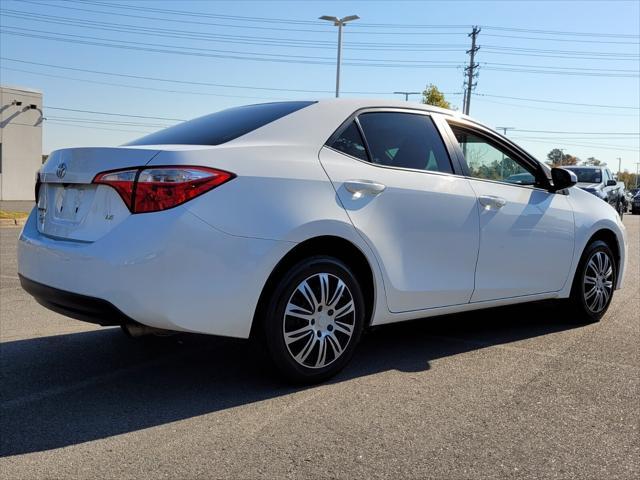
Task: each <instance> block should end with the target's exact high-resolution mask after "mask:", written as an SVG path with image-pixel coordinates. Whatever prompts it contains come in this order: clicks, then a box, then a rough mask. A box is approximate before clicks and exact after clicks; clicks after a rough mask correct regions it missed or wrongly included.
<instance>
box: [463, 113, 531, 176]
mask: <svg viewBox="0 0 640 480" xmlns="http://www.w3.org/2000/svg"><path fill="white" fill-rule="evenodd" d="M451 129H452V130H453V133H454V134H455V136H456V139H457V140H458V143H459V144H460V149H461V150H462V154H463V155H464V159H465V162H466V164H467V168H468V170H469V176H471V177H474V178H481V179H484V180H496V181H499V182H506V183H513V184H516V185H535V183H536V178H535V175H534V174H533V173H532V172H530V171H529V170H527V169H526V168H524V166H522V165H521V164H520V163H519V162H517V161H516V160H514V159H512V158H511V157H510V156H509V153H508V152H507V151H506V150H502V149H500V148H498V147H496V146H494V145H492V144H491V143H490V142H489V141H487V140H485V139H484V138H483V137H480V136H479V135H476V134H474V133H472V132H470V131H467V130H465V129H462V128H459V127H456V126H453V125H452V126H451Z"/></svg>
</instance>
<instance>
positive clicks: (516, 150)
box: [445, 119, 551, 192]
mask: <svg viewBox="0 0 640 480" xmlns="http://www.w3.org/2000/svg"><path fill="white" fill-rule="evenodd" d="M445 123H446V124H447V127H448V128H449V131H450V132H451V136H452V141H453V142H454V149H455V150H456V154H457V155H458V157H459V161H460V162H461V164H462V168H463V171H464V176H465V177H466V178H468V179H469V180H479V181H482V182H491V183H497V184H500V185H511V186H514V187H520V188H528V189H535V190H542V191H545V192H549V188H550V187H551V182H550V179H549V177H548V175H547V172H546V170H545V169H544V167H543V166H542V165H541V164H540V162H539V161H538V160H536V159H535V158H533V157H532V156H531V155H529V154H528V153H527V152H525V151H524V150H522V148H520V147H519V146H518V145H516V144H515V143H513V142H511V141H509V140H507V139H504V138H502V137H500V136H499V135H498V134H496V133H495V132H492V131H491V130H489V129H487V128H484V127H480V126H478V125H477V124H471V123H468V122H465V121H464V120H459V119H447V120H446V121H445ZM454 127H455V128H459V129H462V130H466V131H468V132H469V133H471V134H472V135H476V136H478V137H480V138H482V139H484V140H487V143H488V144H489V145H491V146H493V147H494V148H496V149H498V150H504V151H506V152H507V153H508V154H509V158H511V159H512V160H514V161H515V162H517V163H518V164H520V165H521V166H522V167H523V168H524V169H525V170H527V171H528V172H529V173H531V174H533V176H534V177H535V178H536V180H538V181H539V182H541V183H542V185H522V184H518V183H510V182H505V181H504V180H492V179H489V178H480V177H474V176H473V175H471V172H470V171H469V166H468V165H467V161H466V159H465V158H464V154H463V153H462V149H461V148H460V145H459V143H458V140H457V137H456V136H455V133H454V132H453V128H454Z"/></svg>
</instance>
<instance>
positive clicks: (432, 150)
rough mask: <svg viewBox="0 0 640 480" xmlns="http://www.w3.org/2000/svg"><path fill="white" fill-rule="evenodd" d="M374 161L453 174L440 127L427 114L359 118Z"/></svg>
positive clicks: (373, 115) (372, 113) (374, 113)
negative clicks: (438, 128) (437, 127)
mask: <svg viewBox="0 0 640 480" xmlns="http://www.w3.org/2000/svg"><path fill="white" fill-rule="evenodd" d="M358 120H359V122H360V125H361V126H362V131H363V133H364V136H365V137H366V139H367V144H368V146H369V149H370V152H369V154H370V157H371V161H372V162H373V163H375V164H378V165H386V166H389V167H400V168H412V169H417V170H428V171H438V172H446V173H452V172H453V169H452V167H451V161H450V160H449V155H448V154H447V151H446V149H445V146H444V143H443V142H442V139H441V138H440V134H439V133H438V130H437V129H436V126H435V125H434V123H433V120H431V118H430V117H428V116H427V115H419V114H412V113H400V112H370V113H363V114H361V115H360V116H359V117H358Z"/></svg>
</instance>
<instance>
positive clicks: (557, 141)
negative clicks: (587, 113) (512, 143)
mask: <svg viewBox="0 0 640 480" xmlns="http://www.w3.org/2000/svg"><path fill="white" fill-rule="evenodd" d="M511 138H514V139H516V140H519V139H520V137H511ZM523 140H525V141H526V142H534V143H544V144H546V145H553V144H556V145H557V144H562V145H568V146H570V147H589V148H614V149H616V150H619V151H624V152H637V151H638V150H637V149H631V148H624V147H619V146H617V145H606V144H589V145H587V144H585V143H567V142H565V141H563V140H562V139H557V140H556V139H550V140H554V142H550V141H547V140H530V139H523Z"/></svg>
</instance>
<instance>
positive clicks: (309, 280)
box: [263, 256, 365, 383]
mask: <svg viewBox="0 0 640 480" xmlns="http://www.w3.org/2000/svg"><path fill="white" fill-rule="evenodd" d="M364 320H365V308H364V298H363V295H362V291H361V288H360V285H359V283H358V280H357V278H356V277H355V275H354V274H353V273H352V271H351V269H350V268H349V267H348V266H347V265H346V264H345V263H343V262H342V261H340V260H338V259H335V258H332V257H325V256H317V257H312V258H309V259H306V260H303V261H301V262H300V263H298V264H297V265H295V266H294V267H293V268H292V269H291V270H290V271H289V272H288V273H287V274H285V275H284V277H283V278H282V279H281V280H280V283H279V284H278V286H277V287H276V289H275V291H274V294H273V296H272V298H271V302H270V305H269V308H267V311H266V316H265V318H264V319H263V321H264V329H265V338H266V342H267V348H268V350H269V353H270V356H271V358H272V359H273V362H274V363H275V365H276V367H277V368H278V370H279V371H280V372H281V373H282V374H283V375H284V376H285V377H286V378H287V379H288V380H290V381H294V382H297V383H317V382H321V381H323V380H325V379H327V378H329V377H331V376H333V375H335V374H336V373H338V372H339V371H340V370H341V369H342V368H344V366H345V365H346V364H347V363H348V362H349V360H350V358H351V356H352V354H353V351H354V349H355V347H356V345H357V343H358V341H359V339H360V335H361V333H362V329H363V325H364Z"/></svg>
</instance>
